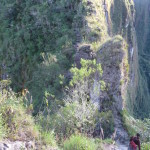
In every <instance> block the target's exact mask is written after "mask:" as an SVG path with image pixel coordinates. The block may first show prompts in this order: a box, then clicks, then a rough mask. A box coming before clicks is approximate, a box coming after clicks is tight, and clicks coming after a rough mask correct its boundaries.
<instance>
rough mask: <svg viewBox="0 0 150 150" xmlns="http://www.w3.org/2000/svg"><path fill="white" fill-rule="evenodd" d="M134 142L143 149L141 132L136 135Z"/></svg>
mask: <svg viewBox="0 0 150 150" xmlns="http://www.w3.org/2000/svg"><path fill="white" fill-rule="evenodd" d="M133 141H134V143H135V144H136V145H137V146H138V148H139V150H141V144H140V134H139V133H137V134H136V136H135V137H133Z"/></svg>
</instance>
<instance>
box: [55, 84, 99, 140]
mask: <svg viewBox="0 0 150 150" xmlns="http://www.w3.org/2000/svg"><path fill="white" fill-rule="evenodd" d="M86 88H87V86H86V84H83V85H79V86H76V88H74V89H73V90H72V93H71V95H68V96H67V97H66V98H65V100H64V102H65V106H64V107H62V108H60V110H59V111H58V112H57V113H56V114H55V115H54V116H52V117H53V118H54V119H53V121H52V122H53V125H52V126H53V128H54V129H55V132H56V133H57V134H58V135H59V137H62V138H64V137H70V135H72V134H74V133H75V132H80V133H84V134H87V133H88V134H92V133H93V131H94V128H95V126H96V123H97V120H96V119H97V118H98V117H99V116H98V115H99V113H98V109H97V106H95V105H94V104H93V103H92V102H91V101H88V96H87V94H86V91H87V90H86ZM69 93H70V91H69Z"/></svg>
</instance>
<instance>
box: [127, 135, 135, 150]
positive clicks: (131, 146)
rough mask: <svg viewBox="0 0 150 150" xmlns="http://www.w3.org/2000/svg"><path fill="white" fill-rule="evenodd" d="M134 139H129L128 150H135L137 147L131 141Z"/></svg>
mask: <svg viewBox="0 0 150 150" xmlns="http://www.w3.org/2000/svg"><path fill="white" fill-rule="evenodd" d="M133 139H134V137H131V138H130V144H129V148H128V150H137V145H136V144H135V143H134V141H133Z"/></svg>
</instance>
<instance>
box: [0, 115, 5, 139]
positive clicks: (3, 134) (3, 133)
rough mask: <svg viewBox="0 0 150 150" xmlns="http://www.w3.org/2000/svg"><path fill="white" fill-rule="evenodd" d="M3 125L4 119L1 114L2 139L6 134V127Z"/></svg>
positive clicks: (0, 135)
mask: <svg viewBox="0 0 150 150" xmlns="http://www.w3.org/2000/svg"><path fill="white" fill-rule="evenodd" d="M3 125H4V122H3V119H2V115H1V114H0V140H2V139H3V138H4V137H5V136H6V129H5V127H4V126H3Z"/></svg>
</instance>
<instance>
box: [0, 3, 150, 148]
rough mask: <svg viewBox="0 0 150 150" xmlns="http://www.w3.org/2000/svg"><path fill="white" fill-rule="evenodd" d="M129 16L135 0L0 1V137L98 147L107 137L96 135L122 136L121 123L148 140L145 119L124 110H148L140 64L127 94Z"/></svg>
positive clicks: (131, 65)
mask: <svg viewBox="0 0 150 150" xmlns="http://www.w3.org/2000/svg"><path fill="white" fill-rule="evenodd" d="M134 17H135V10H134V2H133V0H112V1H107V0H104V1H102V0H101V1H99V0H55V1H54V0H52V1H50V0H36V1H31V0H22V1H21V0H7V1H6V0H1V6H0V64H1V66H0V85H1V91H0V140H4V139H9V140H14V141H15V140H22V141H26V140H30V141H37V144H38V145H39V146H38V148H39V149H48V146H52V147H57V145H58V146H60V147H61V148H64V149H65V150H79V149H80V148H81V149H87V150H88V149H89V150H90V149H92V150H96V149H102V145H104V143H105V142H106V141H107V140H106V141H102V140H99V139H96V137H98V138H99V137H100V138H102V139H103V140H104V139H106V138H112V140H108V141H111V143H112V141H113V140H114V139H118V138H120V137H121V138H123V137H126V139H125V140H128V138H129V137H128V135H127V133H126V131H125V129H126V130H127V131H128V133H129V134H131V135H133V134H135V133H136V132H142V133H143V134H142V140H143V141H144V142H148V141H149V134H146V133H147V132H149V128H150V123H149V122H150V121H149V119H145V120H144V121H141V120H136V119H134V118H133V117H131V115H130V114H129V113H131V112H132V115H134V116H136V117H137V116H139V117H141V118H144V117H145V116H146V117H148V115H145V114H149V111H148V107H147V106H148V104H149V102H148V101H145V99H144V97H143V95H144V93H142V91H143V90H142V85H143V84H144V83H145V82H142V78H143V77H141V76H142V74H143V71H142V73H141V72H140V71H139V83H138V84H139V85H140V86H139V88H138V91H140V92H139V93H138V94H137V100H135V97H136V96H135V93H134V92H133V93H132V90H133V89H134V90H135V91H136V88H137V83H136V79H135V80H134V79H133V78H137V76H136V75H135V74H136V70H138V69H137V68H136V67H135V66H138V65H137V64H136V63H137V62H136V61H135V58H136V53H137V50H135V49H136V44H137V43H136V42H135V41H136V35H135V28H134V26H135V22H134ZM142 23H144V21H143V22H142ZM140 27H141V26H140V25H137V29H139V28H140ZM137 35H138V38H141V39H143V37H145V35H141V36H142V37H141V36H140V33H139V34H137ZM145 43H146V45H148V43H149V42H148V38H147V40H146V42H145ZM140 46H141V47H142V45H140ZM141 47H140V48H141ZM142 48H143V47H142ZM147 49H148V47H147V46H145V48H144V50H145V51H146V50H147ZM133 51H134V52H133ZM146 52H147V51H146ZM147 53H148V52H147ZM147 53H146V54H147ZM140 54H141V53H140ZM142 54H143V53H142ZM142 54H141V55H142ZM137 59H138V58H137ZM141 61H142V62H144V61H145V59H144V60H143V59H142V58H140V62H141ZM146 62H148V61H147V57H146ZM141 68H142V67H140V69H141ZM146 68H148V66H147V65H146ZM145 76H148V74H145ZM144 81H147V80H144ZM8 82H9V84H7V83H8ZM147 87H148V86H147ZM147 87H145V88H144V89H146V92H147V93H148V89H149V88H147ZM140 95H141V97H142V99H141V100H140V101H139V97H140ZM147 95H148V94H146V96H147ZM132 98H133V99H132ZM143 99H144V101H142V100H143ZM136 102H137V103H136ZM141 103H142V107H141V108H140V109H139V107H140V104H141ZM143 103H144V104H143ZM130 106H131V107H130ZM143 109H145V110H146V111H145V112H144V113H143V114H141V112H142V110H143ZM122 110H123V111H122ZM22 116H23V117H22ZM121 119H122V120H121ZM131 124H133V125H134V128H132V127H131V126H130V125H131ZM143 126H144V127H143ZM124 128H125V129H124ZM116 131H118V132H116ZM122 134H123V135H122ZM115 135H116V136H115ZM92 137H94V138H92ZM143 137H145V138H143ZM108 141H107V142H108ZM77 143H78V145H77ZM109 144H110V143H109ZM77 146H79V147H77ZM143 146H144V145H143ZM145 147H146V144H145ZM145 149H146V148H145Z"/></svg>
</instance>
